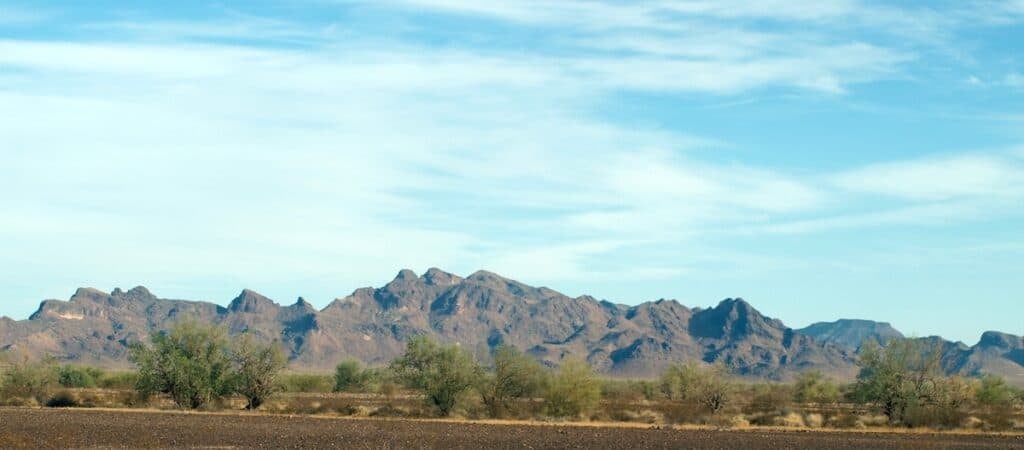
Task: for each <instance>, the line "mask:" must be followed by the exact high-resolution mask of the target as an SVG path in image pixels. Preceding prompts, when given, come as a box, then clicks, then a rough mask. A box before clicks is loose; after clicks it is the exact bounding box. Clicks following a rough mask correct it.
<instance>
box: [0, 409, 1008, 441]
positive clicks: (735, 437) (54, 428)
mask: <svg viewBox="0 0 1024 450" xmlns="http://www.w3.org/2000/svg"><path fill="white" fill-rule="evenodd" d="M139 447H148V448H153V447H162V448H182V447H186V448H196V447H200V448H345V449H360V448H373V449H378V448H443V449H474V450H484V449H492V448H587V449H591V448H614V449H627V448H701V449H728V450H737V449H747V448H771V449H806V448H816V449H854V448H871V449H960V448H964V449H973V448H978V449H981V448H985V449H989V448H993V449H1009V448H1021V449H1024V437H1021V436H983V435H953V434H923V433H877V432H876V433H856V432H810V431H771V430H769V431H765V430H722V431H716V430H670V429H645V428H619V427H596V426H574V425H515V424H509V425H506V424H480V423H458V422H439V421H417V420H389V419H330V418H316V417H302V416H296V417H288V416H269V415H247V414H191V413H174V412H160V411H112V410H89V409H28V408H0V448H139Z"/></svg>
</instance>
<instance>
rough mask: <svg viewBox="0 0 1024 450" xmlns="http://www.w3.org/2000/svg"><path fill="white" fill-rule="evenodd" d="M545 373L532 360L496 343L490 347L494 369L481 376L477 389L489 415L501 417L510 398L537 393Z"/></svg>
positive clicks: (506, 408) (510, 347) (517, 351)
mask: <svg viewBox="0 0 1024 450" xmlns="http://www.w3.org/2000/svg"><path fill="white" fill-rule="evenodd" d="M545 375H546V372H545V371H544V368H543V367H541V365H540V363H539V362H537V360H536V359H534V358H533V357H531V356H529V355H526V354H523V353H522V352H520V351H519V350H517V349H516V348H515V347H512V346H508V345H500V346H498V347H497V348H495V349H494V372H493V373H491V374H487V375H485V376H483V377H481V379H480V384H479V386H478V387H477V389H478V390H479V392H480V397H481V399H482V400H483V403H484V405H485V406H486V407H487V410H488V412H489V413H490V415H491V417H501V416H503V415H504V414H505V412H506V411H508V409H509V408H510V406H511V404H512V401H513V400H515V399H517V398H523V397H529V396H531V395H534V394H536V393H538V392H539V391H540V389H541V387H542V386H543V383H544V376H545Z"/></svg>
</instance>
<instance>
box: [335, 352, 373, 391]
mask: <svg viewBox="0 0 1024 450" xmlns="http://www.w3.org/2000/svg"><path fill="white" fill-rule="evenodd" d="M365 377H366V373H365V371H364V370H363V367H362V365H361V364H360V363H359V361H356V360H354V359H347V360H345V361H342V362H341V363H339V364H338V366H337V367H335V368H334V392H346V391H351V390H355V389H356V388H361V387H363V386H364V385H365V381H366V380H365Z"/></svg>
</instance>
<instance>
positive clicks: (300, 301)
mask: <svg viewBox="0 0 1024 450" xmlns="http://www.w3.org/2000/svg"><path fill="white" fill-rule="evenodd" d="M292 308H294V309H301V310H304V311H316V308H314V307H313V305H312V304H311V303H309V302H307V301H306V299H305V298H302V297H299V298H297V299H296V300H295V303H293V304H292Z"/></svg>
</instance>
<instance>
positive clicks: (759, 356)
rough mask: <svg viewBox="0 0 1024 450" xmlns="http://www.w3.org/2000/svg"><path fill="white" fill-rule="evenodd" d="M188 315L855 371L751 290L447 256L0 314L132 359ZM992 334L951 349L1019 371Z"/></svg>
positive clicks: (248, 323)
mask: <svg viewBox="0 0 1024 450" xmlns="http://www.w3.org/2000/svg"><path fill="white" fill-rule="evenodd" d="M184 317H192V318H194V319H196V320H199V321H202V322H207V323H212V324H217V325H221V326H224V327H226V328H227V330H228V331H229V332H230V333H241V332H249V333H251V334H253V335H254V336H255V337H256V338H258V339H260V340H264V341H279V342H280V343H281V345H282V346H283V347H284V348H285V350H286V353H287V354H288V355H289V360H290V364H292V366H293V367H295V368H297V369H300V370H317V371H325V370H330V369H331V368H332V367H333V365H334V364H336V363H337V362H338V361H340V360H342V359H344V358H356V359H359V360H361V361H363V362H364V363H366V364H370V365H383V364H386V363H387V362H388V361H390V360H391V359H392V358H394V357H396V356H398V355H400V354H401V352H402V351H403V350H404V344H405V342H406V341H407V340H408V339H409V338H410V337H412V336H415V335H428V336H431V337H434V338H437V339H439V340H442V341H445V342H451V343H456V344H458V345H460V346H463V348H466V349H467V350H468V351H470V352H472V353H473V354H474V355H475V356H477V357H478V358H480V359H481V360H487V359H488V357H489V355H490V352H491V350H493V348H494V347H495V346H497V345H499V344H509V345H512V346H515V347H517V348H520V349H521V350H523V351H525V352H527V353H529V354H531V355H533V356H534V357H536V358H537V359H538V360H540V361H541V362H542V363H544V364H545V365H548V366H557V365H558V364H560V363H561V362H562V361H563V360H565V359H566V358H573V357H575V358H582V359H584V360H586V361H587V362H588V363H590V364H591V365H593V366H594V367H595V368H596V369H597V370H599V371H601V372H603V373H607V374H610V375H613V376H653V375H656V374H657V373H658V372H660V371H661V370H663V369H664V368H665V367H667V366H668V365H670V364H673V363H677V362H681V361H689V360H695V361H701V362H704V363H723V364H726V365H728V366H730V367H731V368H732V369H733V370H734V372H736V373H737V374H739V375H742V376H746V377H751V378H760V379H769V380H783V379H788V378H790V377H791V376H792V375H793V374H795V373H796V372H799V371H801V370H806V369H818V370H822V371H823V372H825V373H827V374H829V375H831V376H835V377H837V378H843V379H849V378H851V377H852V376H853V374H854V373H855V370H856V368H855V365H854V362H855V358H856V349H855V348H850V346H849V345H848V343H849V340H848V339H845V340H844V339H835V336H838V335H840V334H841V333H837V332H833V333H831V334H829V333H824V334H822V333H818V336H817V337H816V336H815V335H814V333H809V332H808V333H803V332H801V330H794V329H791V328H789V327H786V326H785V324H784V323H783V322H782V321H781V320H779V319H777V318H770V317H766V316H764V315H762V314H761V313H760V312H759V311H757V309H755V308H754V307H753V306H752V305H751V304H750V303H748V302H746V301H745V300H743V299H741V298H729V299H725V300H723V301H721V302H720V303H719V304H718V305H716V306H714V307H710V308H699V307H698V308H689V307H686V306H685V305H683V304H682V303H680V302H678V301H676V300H671V299H659V300H656V301H650V302H644V303H640V304H638V305H633V306H630V305H624V304H618V303H613V302H610V301H607V300H597V299H596V298H594V297H592V296H588V295H581V296H578V297H569V296H566V295H564V294H562V293H560V292H558V291H555V290H553V289H550V288H546V287H533V286H529V285H527V284H524V283H521V282H518V281H515V280H512V279H508V278H505V277H502V276H500V275H498V274H495V273H493V272H488V271H483V270H481V271H477V272H474V273H473V274H470V275H469V276H467V277H464V278H463V277H460V276H458V275H455V274H452V273H448V272H445V271H443V270H440V269H437V268H431V269H429V270H427V271H426V272H424V273H423V274H422V275H417V274H416V273H415V272H412V271H411V270H408V269H404V270H402V271H400V272H399V273H398V274H397V275H396V276H395V278H394V279H392V280H391V281H390V282H388V283H386V284H385V285H384V286H382V287H380V288H373V287H364V288H359V289H356V290H354V291H353V292H352V293H351V294H349V295H347V296H345V297H339V298H336V299H334V300H333V301H331V302H330V303H329V304H327V305H326V306H324V307H323V308H322V309H319V310H318V309H316V308H315V307H313V305H311V304H309V302H306V301H305V300H304V299H303V298H301V297H299V298H298V299H296V301H295V302H294V303H292V304H288V305H283V304H280V303H277V302H276V301H274V300H272V299H270V298H268V297H266V296H263V295H262V294H259V293H258V292H256V291H254V290H251V289H243V290H242V291H241V292H240V293H239V294H238V295H237V296H236V297H235V298H234V299H232V300H231V301H230V302H229V303H228V304H227V306H220V305H217V304H214V303H210V302H197V301H189V300H177V299H161V298H158V297H157V296H155V295H154V294H152V293H151V292H150V291H149V290H148V289H146V288H145V287H142V286H137V287H135V288H132V289H130V290H128V291H123V290H121V289H119V288H117V289H114V290H113V291H111V292H110V293H107V292H104V291H102V290H100V289H95V288H79V289H77V290H76V291H75V294H74V295H72V296H71V297H70V298H69V299H68V300H67V301H62V300H44V301H43V302H41V303H40V306H39V309H38V310H37V311H36V312H35V313H33V314H32V315H31V316H30V317H29V319H26V320H22V321H14V320H10V319H8V320H6V321H4V320H0V349H6V350H15V351H17V350H24V351H28V352H34V353H36V354H43V353H48V354H52V355H55V356H57V357H58V358H60V359H62V360H64V361H68V362H76V363H83V364H94V365H100V366H111V367H125V366H126V365H127V364H128V363H127V361H126V356H127V346H128V345H130V344H131V343H132V342H135V341H138V340H142V339H145V338H146V336H148V334H149V333H151V332H153V331H159V330H165V329H167V328H168V327H169V326H170V325H171V324H173V323H174V322H175V321H177V320H180V319H181V318H184ZM819 328H821V327H819ZM882 328H883V329H881V332H882V334H884V332H885V331H886V330H884V327H882ZM889 328H891V327H889ZM803 330H806V329H803ZM897 333H898V332H897ZM992 333H993V334H991V335H988V334H986V335H985V336H987V337H984V336H983V341H984V342H986V343H988V344H990V345H987V346H985V347H984V349H987V350H985V351H981V350H979V351H978V352H975V353H971V349H973V347H969V348H967V349H962V348H959V347H950V349H949V351H948V353H949V358H950V361H954V362H956V364H952V363H951V365H950V367H951V368H952V369H956V370H968V369H970V370H981V369H998V370H1003V371H1007V370H1009V371H1012V370H1015V369H1014V366H1019V365H1022V364H1024V357H1022V358H1021V360H1020V364H1018V363H1017V359H1015V358H1017V353H1015V352H1016V351H1018V348H1017V347H1015V345H1016V344H1014V342H1016V341H1014V339H1015V338H1016V337H1014V336H1013V335H1008V334H1005V333H996V332H992ZM830 336H831V337H830ZM984 349H982V350H984ZM993 349H996V350H993ZM999 349H1001V350H999ZM1020 350H1021V351H1022V352H1024V349H1020ZM979 355H980V356H979ZM1004 360H1005V361H1004ZM1004 362H1007V364H1009V365H1007V364H1004ZM997 363H998V364H997ZM952 369H951V370H952Z"/></svg>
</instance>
